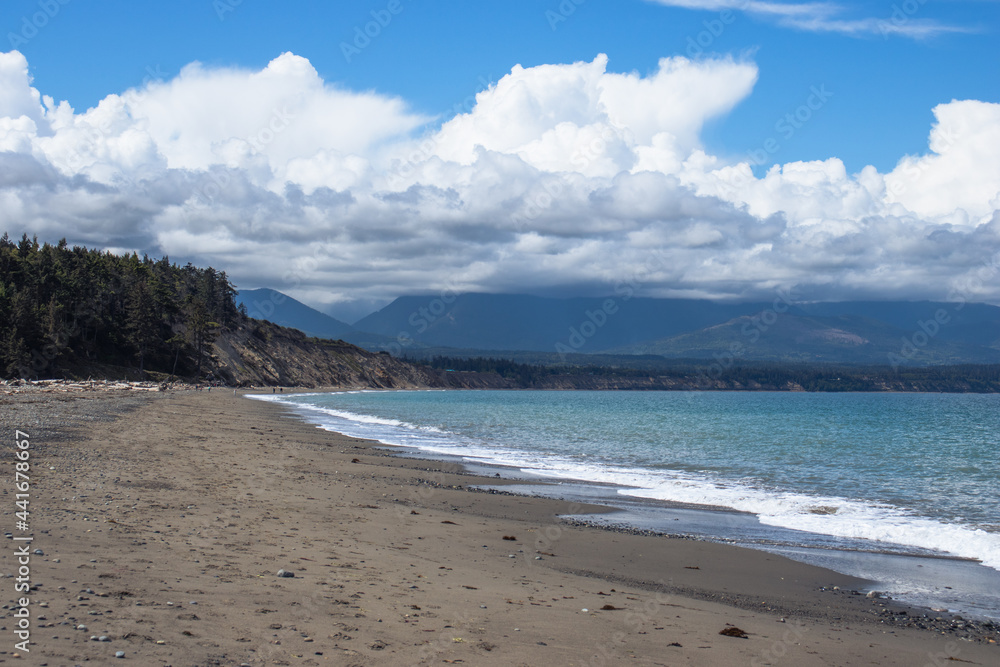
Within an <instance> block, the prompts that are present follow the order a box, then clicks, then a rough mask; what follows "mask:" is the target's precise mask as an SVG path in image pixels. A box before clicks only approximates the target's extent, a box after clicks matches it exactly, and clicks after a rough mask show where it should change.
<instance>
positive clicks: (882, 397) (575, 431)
mask: <svg viewBox="0 0 1000 667" xmlns="http://www.w3.org/2000/svg"><path fill="white" fill-rule="evenodd" d="M263 398H265V399H271V398H272V397H270V396H267V397H263ZM278 400H280V401H281V402H284V403H287V404H290V405H294V406H296V408H297V410H298V411H300V412H301V414H303V416H305V417H307V418H308V419H310V420H312V421H314V422H315V423H317V424H320V425H322V426H323V427H325V428H329V429H331V430H335V431H339V432H343V433H347V434H349V435H354V436H358V437H365V438H373V439H376V440H379V441H381V442H384V443H387V444H393V445H401V446H406V447H416V448H419V449H421V450H424V451H427V452H432V453H437V454H448V455H452V456H459V457H462V458H464V459H466V460H468V461H472V462H480V463H491V464H502V465H505V466H514V467H516V468H519V469H521V470H523V471H526V472H529V473H532V474H535V475H542V476H545V477H551V478H558V479H563V480H569V479H574V480H584V481H588V482H603V483H609V484H614V485H616V486H617V493H618V494H619V495H620V496H621V497H623V498H646V499H656V500H667V501H675V502H683V503H693V504H699V505H712V506H722V507H727V508H732V509H735V510H740V511H744V512H749V513H752V514H754V515H756V516H757V517H758V518H759V520H760V522H761V523H762V524H764V525H765V526H773V527H775V528H776V529H778V528H780V529H793V530H800V531H808V532H810V533H814V534H818V535H827V536H836V537H838V538H845V539H850V540H853V542H852V544H858V543H861V544H869V545H871V548H872V550H878V549H881V548H883V547H890V546H891V547H892V549H894V550H896V551H900V550H901V551H902V552H904V553H906V552H908V551H912V553H924V554H926V553H938V554H941V555H951V556H956V557H962V558H973V559H978V560H979V561H981V562H982V563H983V565H985V566H987V567H990V568H993V569H994V570H1000V503H998V502H997V499H998V498H1000V456H998V454H1000V396H995V395H962V394H803V393H759V392H747V393H738V392H572V391H571V392H536V391H360V392H344V393H333V394H300V395H296V396H285V397H281V398H279V399H278Z"/></svg>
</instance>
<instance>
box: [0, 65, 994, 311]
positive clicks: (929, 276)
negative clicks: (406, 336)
mask: <svg viewBox="0 0 1000 667" xmlns="http://www.w3.org/2000/svg"><path fill="white" fill-rule="evenodd" d="M28 71H29V70H28V64H27V62H26V60H25V58H24V56H23V55H22V54H20V53H18V52H16V51H15V52H10V53H6V54H0V83H2V87H0V230H2V231H7V232H9V233H11V234H12V235H16V236H20V234H21V233H23V232H27V233H29V234H38V235H39V236H40V237H41V238H42V239H44V240H50V241H55V240H57V239H58V238H60V237H63V236H65V237H67V238H68V239H69V241H70V242H71V243H81V244H87V245H91V246H97V247H105V248H116V249H135V250H138V251H140V252H149V253H150V254H152V255H162V254H169V255H170V256H171V258H173V259H175V260H178V261H193V262H196V263H198V264H202V265H208V264H211V265H214V266H216V267H218V268H222V269H225V270H226V271H227V272H228V273H229V275H230V276H232V277H233V279H234V280H235V281H236V282H237V283H238V284H239V285H241V286H243V287H257V286H270V287H274V288H276V289H279V290H283V291H287V292H289V293H291V294H292V295H293V296H300V297H302V298H306V299H308V300H309V301H310V302H312V303H314V304H317V305H323V304H329V303H335V302H346V301H352V300H358V301H363V302H365V303H379V302H383V301H384V300H386V299H390V298H392V297H395V296H398V295H400V294H411V293H416V292H429V291H436V290H439V289H442V288H444V287H447V288H449V289H452V290H476V291H509V292H538V291H544V290H550V289H551V290H560V291H561V292H563V293H566V292H567V291H577V292H579V293H608V292H610V291H611V290H612V289H613V286H614V285H615V284H616V283H617V282H619V281H621V280H623V279H629V278H630V277H634V276H635V275H641V276H642V279H641V287H642V290H643V292H644V293H646V294H649V295H659V296H668V295H687V296H710V297H720V298H757V297H760V296H766V295H768V294H769V293H771V292H772V291H773V290H774V289H776V288H779V287H782V288H786V289H787V288H795V289H796V291H797V293H798V294H802V295H803V296H805V297H807V298H808V297H813V298H827V299H836V298H879V297H884V298H935V299H943V298H947V297H948V296H949V294H950V295H954V294H955V293H956V291H958V293H960V294H961V296H963V297H964V298H968V299H975V300H987V301H992V302H1000V285H998V284H997V282H996V281H992V282H990V281H983V280H978V282H977V281H976V280H975V278H976V276H977V275H979V274H978V273H977V271H978V272H979V273H981V271H980V269H981V268H982V267H983V266H986V265H988V264H989V263H990V262H995V261H996V258H997V256H998V255H997V254H998V253H1000V213H998V209H1000V189H998V183H1000V153H998V152H997V151H996V150H994V149H993V147H995V146H997V145H998V143H1000V105H997V104H990V103H985V102H978V101H974V100H967V101H954V102H951V103H948V104H942V105H940V106H938V107H937V108H935V109H934V113H935V117H936V119H937V121H936V123H935V125H934V126H933V128H930V140H929V145H928V149H927V151H926V153H924V154H922V155H914V156H904V157H902V158H901V160H900V162H899V164H898V166H897V167H896V168H895V169H893V170H892V171H891V172H889V173H880V172H879V171H878V170H876V169H875V168H874V167H866V168H865V169H863V170H861V171H860V172H859V173H856V174H851V173H848V172H847V170H846V169H845V166H844V164H843V162H842V161H841V160H839V159H838V158H837V157H836V156H830V157H829V158H828V159H825V160H818V161H812V162H792V163H786V164H781V165H775V166H774V167H772V168H771V169H770V170H769V171H768V172H767V173H765V174H764V175H762V176H760V177H755V176H754V174H753V171H752V170H751V165H750V164H748V163H747V162H739V161H735V162H734V161H731V160H726V159H724V158H722V157H720V156H716V155H712V154H710V153H709V152H707V151H706V149H705V147H704V146H703V145H702V143H701V140H700V135H701V130H702V127H703V126H704V124H705V123H706V122H707V121H709V120H710V119H712V118H716V117H719V116H721V115H723V114H725V113H727V112H728V111H729V110H731V109H732V108H733V107H734V106H735V105H737V104H739V103H740V102H741V101H742V100H743V99H745V98H746V97H747V96H748V95H750V94H752V90H753V86H754V84H755V82H756V80H757V76H758V70H757V67H756V65H755V64H753V63H752V62H747V61H740V60H734V59H732V58H714V59H703V60H689V59H686V58H682V57H673V58H664V59H662V60H661V61H660V62H659V64H658V67H657V68H656V70H655V71H653V72H651V73H649V74H648V75H640V74H637V73H634V72H632V73H617V72H612V71H609V63H608V59H607V58H606V57H605V56H603V55H599V56H597V57H596V58H595V59H594V60H592V61H590V62H577V63H568V64H550V65H541V66H537V67H530V68H524V67H520V66H518V67H514V68H513V69H512V70H511V72H510V73H509V74H507V75H506V76H504V77H503V78H501V79H500V80H499V81H498V82H496V83H495V84H494V85H492V86H490V87H489V88H488V89H487V90H484V91H482V92H481V93H479V95H478V96H477V97H476V101H475V105H474V106H473V107H471V108H470V109H469V110H468V111H467V112H463V113H459V114H457V115H456V116H455V117H453V118H450V119H445V120H444V122H443V123H442V124H441V125H440V126H439V127H436V126H433V125H431V124H430V123H431V119H429V118H428V117H426V116H423V115H421V114H419V113H416V112H414V111H413V110H412V109H411V108H410V107H409V106H408V105H407V103H406V102H405V100H401V99H398V98H394V97H389V96H386V95H381V94H378V93H374V92H357V91H351V90H347V89H344V88H341V87H338V86H337V85H335V84H332V83H330V82H327V81H324V80H323V79H322V78H321V77H320V76H319V75H318V73H317V72H316V70H315V69H314V68H313V67H312V65H311V64H310V63H309V62H308V61H307V60H306V59H304V58H301V57H299V56H296V55H293V54H289V53H286V54H282V55H280V56H278V57H277V58H275V59H274V60H273V61H272V62H271V63H269V64H268V65H267V66H266V67H265V68H263V69H260V70H246V69H235V68H208V67H205V66H202V65H198V64H193V65H190V66H188V67H186V68H184V69H183V70H182V71H181V72H180V73H179V74H178V75H177V76H175V77H174V78H172V79H170V80H163V81H159V80H157V81H149V82H147V83H145V84H144V85H142V86H140V87H138V88H136V89H133V90H127V91H121V92H120V93H116V94H109V95H108V96H107V97H106V98H104V99H103V100H101V102H100V103H99V104H98V105H97V106H96V107H94V108H92V109H87V110H84V111H78V110H75V109H72V108H71V107H70V106H69V105H68V104H67V103H65V102H59V103H56V101H54V100H52V99H51V98H49V97H46V96H44V95H43V94H42V92H40V91H38V90H36V89H35V88H34V87H33V85H32V81H31V80H30V77H29V74H28Z"/></svg>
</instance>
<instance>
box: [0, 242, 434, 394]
mask: <svg viewBox="0 0 1000 667" xmlns="http://www.w3.org/2000/svg"><path fill="white" fill-rule="evenodd" d="M235 296H236V290H235V288H234V286H233V285H232V284H231V283H230V282H229V279H228V278H227V277H226V274H225V272H222V271H216V270H215V269H212V268H207V269H202V268H198V267H195V266H192V265H190V264H188V265H186V266H178V265H176V264H171V263H170V260H169V259H167V258H166V257H164V258H163V259H157V260H154V259H151V258H149V257H138V256H137V255H135V254H132V255H124V256H120V255H114V254H112V253H108V252H100V251H97V250H88V249H87V248H81V247H72V248H71V247H68V246H67V244H66V242H65V241H61V242H59V243H58V244H57V245H49V244H41V245H40V244H39V243H38V241H37V240H36V239H29V238H28V237H27V236H23V237H22V238H21V240H20V241H19V242H17V243H14V242H13V241H11V240H10V239H9V238H8V236H7V235H6V234H5V235H4V236H3V238H2V239H0V375H2V376H3V377H5V378H57V377H82V378H86V377H89V376H92V377H131V378H137V377H145V378H147V379H166V378H168V377H171V376H173V377H179V378H186V379H195V380H205V379H215V380H219V381H223V382H226V383H227V384H256V385H261V384H264V385H299V386H321V385H326V386H363V387H426V386H440V385H441V383H442V379H441V374H440V373H436V372H434V371H431V370H430V369H427V368H426V367H421V366H414V365H412V364H408V363H406V362H403V361H400V360H398V359H393V358H392V357H390V356H389V355H387V354H376V353H372V352H367V351H365V350H362V349H360V348H357V347H355V346H353V345H350V344H348V343H344V342H343V341H325V340H317V339H311V338H308V337H306V336H305V335H304V334H303V333H301V332H299V331H296V330H294V329H286V328H284V327H281V326H278V325H275V324H272V323H270V322H262V321H260V320H254V319H251V318H250V317H248V316H247V315H246V312H245V311H244V309H242V308H241V307H237V306H236V301H235Z"/></svg>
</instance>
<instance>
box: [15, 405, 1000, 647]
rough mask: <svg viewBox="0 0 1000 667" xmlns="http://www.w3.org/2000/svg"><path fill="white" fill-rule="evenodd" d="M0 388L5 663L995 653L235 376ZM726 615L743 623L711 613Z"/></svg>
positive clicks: (789, 566) (811, 575) (812, 577)
mask: <svg viewBox="0 0 1000 667" xmlns="http://www.w3.org/2000/svg"><path fill="white" fill-rule="evenodd" d="M0 400H2V401H3V402H0V410H2V412H3V414H2V419H0V423H2V425H3V428H4V438H5V439H6V440H7V444H6V445H5V447H6V448H7V449H8V450H9V451H13V449H14V445H13V440H14V432H13V430H14V429H15V428H20V429H21V430H22V431H27V432H28V433H29V434H30V436H31V450H30V451H31V459H30V462H31V476H32V487H31V505H30V509H31V515H30V519H31V532H30V533H19V532H18V531H16V530H15V529H14V526H15V521H16V519H15V517H14V512H15V510H16V508H15V507H14V496H13V494H14V489H13V483H14V482H13V480H14V470H13V464H14V461H13V458H12V457H11V456H7V455H5V457H4V459H3V460H4V466H3V479H4V480H6V481H4V482H3V484H2V488H3V489H4V494H5V495H3V502H4V505H5V507H4V526H5V531H11V532H13V533H14V534H15V535H20V534H33V535H34V537H35V540H34V542H33V543H32V545H31V546H32V549H34V548H38V549H41V550H42V551H43V552H44V555H33V556H32V557H31V563H30V570H31V575H30V576H31V583H32V584H38V585H40V587H39V588H36V589H34V590H32V591H30V593H29V597H30V601H31V604H30V606H29V610H30V623H31V626H30V630H31V644H30V653H27V654H24V653H22V652H19V651H17V650H15V643H16V642H17V641H18V640H17V638H16V637H15V635H14V632H13V631H14V629H15V627H16V624H17V621H18V619H17V618H16V617H15V616H14V613H15V609H16V606H15V604H16V600H17V598H18V597H20V596H21V594H19V593H16V592H15V590H14V587H15V581H16V578H14V577H10V578H7V579H5V580H4V582H6V583H4V584H2V585H3V586H4V593H5V596H6V599H5V603H6V605H7V606H6V607H5V608H4V610H3V614H4V617H3V619H2V620H0V624H2V626H3V628H2V632H0V637H3V641H2V645H0V651H2V652H0V662H6V663H13V664H32V665H51V666H53V667H55V666H57V665H67V666H72V665H85V664H97V665H105V664H109V665H117V664H138V665H144V666H146V665H151V666H159V665H172V666H174V667H181V666H189V665H241V664H248V665H442V664H463V665H544V666H554V665H617V664H635V665H711V666H713V667H714V666H726V665H873V664H878V665H905V666H907V667H913V666H918V667H920V666H923V665H945V664H962V663H964V664H977V665H997V664H1000V648H998V647H997V645H996V643H995V642H996V637H997V631H996V630H997V629H996V628H995V627H987V628H985V629H984V628H983V627H982V626H981V625H980V626H976V627H972V628H966V629H957V628H958V623H956V622H953V621H952V619H950V618H946V619H944V620H942V621H940V622H934V621H933V620H927V621H924V620H923V619H920V622H921V623H923V624H925V625H930V626H936V627H937V628H938V629H928V630H921V629H917V628H907V627H902V626H901V623H902V622H903V621H899V620H898V619H900V618H901V617H900V616H898V614H899V612H901V611H903V610H906V611H907V614H908V617H910V618H912V617H915V616H916V617H920V614H922V613H923V610H914V609H905V608H902V607H898V606H895V605H894V603H892V602H888V601H885V600H870V599H867V598H865V597H864V596H859V595H853V594H850V593H849V592H848V591H849V590H851V589H856V588H859V587H861V585H862V582H859V581H857V580H853V579H851V578H849V577H845V576H843V575H839V574H835V573H833V572H830V571H827V570H823V569H820V568H815V567H811V566H807V565H803V564H800V563H796V562H793V561H790V560H786V559H784V558H782V557H779V556H774V555H770V554H765V553H763V552H757V551H752V550H746V549H741V548H738V547H731V546H728V545H720V544H711V543H706V542H698V541H693V540H681V539H669V538H664V537H650V536H641V535H629V534H622V533H616V532H611V531H605V530H600V529H596V528H590V527H578V526H570V525H567V524H566V523H564V522H562V521H560V520H559V519H558V517H557V516H556V515H558V514H560V513H566V512H568V511H576V512H579V511H582V510H585V509H590V510H593V509H596V508H581V507H579V506H575V507H569V506H568V504H567V503H565V502H561V501H554V500H546V499H539V498H524V497H514V496H509V495H503V494H488V493H474V492H470V491H469V490H468V489H467V488H466V487H468V486H469V485H470V484H476V483H495V482H496V480H494V479H489V480H485V479H481V478H476V477H473V476H470V475H467V474H464V473H463V472H462V471H461V470H460V469H459V468H458V466H456V465H453V464H448V463H437V462H431V461H426V460H420V459H410V458H403V457H400V456H390V455H388V454H387V453H386V451H385V450H383V449H377V448H373V447H372V443H369V442H365V441H360V440H357V439H353V438H348V437H344V436H341V435H338V434H335V433H329V432H326V431H321V430H319V429H316V428H314V427H312V426H309V425H306V424H304V423H302V422H300V421H298V420H297V419H295V418H293V417H289V416H287V415H285V414H284V413H283V410H282V408H280V407H279V406H275V405H270V404H266V403H262V402H260V401H252V400H247V399H245V398H242V397H234V396H233V394H232V392H231V391H230V392H225V391H213V392H211V393H208V392H192V391H186V392H167V393H164V394H147V395H144V396H142V397H133V396H127V397H115V398H108V397H106V396H103V397H102V396H99V395H94V394H88V395H87V396H58V397H55V398H53V397H49V398H45V397H38V396H35V397H32V396H30V395H28V396H25V395H20V396H14V397H6V398H4V399H0ZM74 417H76V418H74ZM81 420H82V422H81ZM71 424H76V426H75V427H72V428H69V429H68V428H67V425H71ZM510 538H514V539H510ZM15 549H16V546H15V545H14V544H13V542H12V541H10V540H8V541H7V546H6V547H5V548H4V550H3V552H2V558H0V568H2V571H3V572H4V573H7V574H12V573H15V572H16V571H17V568H18V564H17V558H16V556H15V555H14V552H15ZM279 569H284V570H286V571H290V572H292V573H293V574H294V575H295V576H294V577H291V578H279V577H278V576H276V573H277V572H278V570H279ZM834 586H837V587H838V588H839V589H840V590H836V591H835V590H832V587H834ZM824 587H825V588H827V590H826V591H823V590H821V589H822V588H824ZM931 615H932V616H933V615H934V614H931ZM903 618H906V617H903ZM78 626H86V629H79V628H78ZM733 627H735V628H739V629H740V630H742V631H744V632H745V633H746V635H747V637H746V638H740V637H730V636H725V635H721V634H720V631H722V630H725V629H727V628H733ZM942 628H946V629H945V630H942ZM959 635H962V637H960V636H959ZM92 636H93V637H95V638H98V639H99V638H100V637H106V638H107V639H108V641H98V640H92V639H91V637H92ZM963 637H965V638H963ZM118 651H124V653H125V657H124V658H123V659H120V660H119V659H116V658H115V654H116V652H118ZM956 660H957V661H958V662H955V661H956Z"/></svg>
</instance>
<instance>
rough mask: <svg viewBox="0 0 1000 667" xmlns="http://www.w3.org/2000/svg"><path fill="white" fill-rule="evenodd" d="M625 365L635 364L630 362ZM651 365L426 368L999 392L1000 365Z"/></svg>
mask: <svg viewBox="0 0 1000 667" xmlns="http://www.w3.org/2000/svg"><path fill="white" fill-rule="evenodd" d="M626 361H629V362H630V363H631V360H626ZM647 362H648V363H649V366H648V367H647V368H641V367H632V366H623V365H610V364H608V365H605V364H600V365H598V364H546V363H537V364H532V363H519V362H517V361H514V360H511V359H504V358H494V357H449V356H443V355H436V356H434V357H432V358H431V359H430V360H428V361H426V362H425V363H427V364H428V365H429V366H431V367H432V368H436V369H439V370H444V371H464V372H475V373H495V374H497V375H499V376H500V377H503V378H505V379H507V380H510V381H512V382H513V383H515V384H516V386H518V387H521V388H525V389H530V388H545V387H546V386H549V384H550V383H551V382H552V380H553V379H554V378H560V379H564V380H569V381H570V383H571V382H572V378H584V377H605V378H615V379H621V380H629V379H641V378H655V379H657V380H659V381H660V382H659V384H662V385H663V386H666V385H672V386H677V387H681V388H690V389H760V390H773V391H779V390H787V389H790V388H801V389H802V390H804V391H824V392H846V391H927V392H975V393H997V392H1000V365H997V364H983V365H974V364H960V365H952V366H919V367H918V366H903V367H899V368H893V367H891V366H879V365H868V366H865V365H829V364H775V363H771V362H749V363H741V364H734V365H733V366H731V367H729V368H725V369H718V368H715V367H713V366H712V365H711V360H693V359H685V360H668V359H660V360H658V363H656V364H654V363H652V362H651V361H649V360H647ZM583 384H586V383H583ZM654 384H655V383H654ZM637 386H638V385H637Z"/></svg>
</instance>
